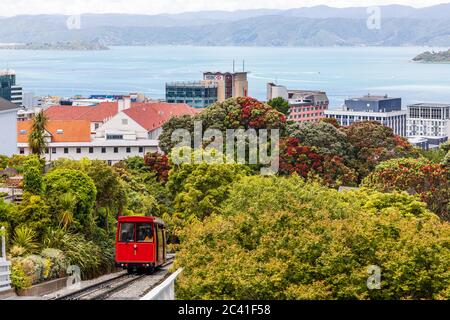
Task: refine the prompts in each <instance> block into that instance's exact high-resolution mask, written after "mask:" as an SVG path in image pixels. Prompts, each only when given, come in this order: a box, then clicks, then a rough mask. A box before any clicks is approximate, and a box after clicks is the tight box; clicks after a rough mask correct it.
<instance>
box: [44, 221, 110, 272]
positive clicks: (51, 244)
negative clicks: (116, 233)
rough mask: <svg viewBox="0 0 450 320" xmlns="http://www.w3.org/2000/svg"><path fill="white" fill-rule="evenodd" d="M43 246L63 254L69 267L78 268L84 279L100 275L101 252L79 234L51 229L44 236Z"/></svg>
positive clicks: (96, 246)
mask: <svg viewBox="0 0 450 320" xmlns="http://www.w3.org/2000/svg"><path fill="white" fill-rule="evenodd" d="M43 246H44V247H47V248H54V249H59V250H61V251H62V252H64V254H65V256H66V257H67V259H68V260H69V262H70V264H71V265H77V266H79V267H80V269H81V272H82V275H83V276H84V277H85V278H91V277H94V276H96V275H99V274H101V273H102V272H101V271H102V269H101V268H102V262H103V261H102V255H103V252H102V251H101V249H100V247H99V246H98V245H96V244H95V243H94V242H93V241H88V240H86V239H85V237H84V236H83V235H81V234H71V233H67V232H66V231H63V230H58V229H52V230H49V231H48V233H47V234H46V235H45V236H44V240H43Z"/></svg>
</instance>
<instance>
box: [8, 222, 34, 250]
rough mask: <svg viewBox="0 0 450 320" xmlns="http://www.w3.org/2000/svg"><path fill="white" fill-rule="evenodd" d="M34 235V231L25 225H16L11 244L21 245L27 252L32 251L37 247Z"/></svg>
mask: <svg viewBox="0 0 450 320" xmlns="http://www.w3.org/2000/svg"><path fill="white" fill-rule="evenodd" d="M36 235H37V234H36V232H35V231H34V230H33V229H31V228H29V227H27V226H20V227H17V228H16V229H15V230H14V238H13V244H14V245H15V246H20V247H22V248H23V249H24V250H25V252H27V253H33V252H34V251H36V249H37V248H38V244H37V242H36V240H37V239H36Z"/></svg>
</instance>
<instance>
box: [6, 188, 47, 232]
mask: <svg viewBox="0 0 450 320" xmlns="http://www.w3.org/2000/svg"><path fill="white" fill-rule="evenodd" d="M9 220H10V222H11V224H12V225H13V226H14V227H19V226H25V227H27V228H29V229H31V230H33V231H34V232H35V233H36V238H37V239H40V238H41V237H42V234H43V233H44V231H45V230H46V229H47V227H48V226H50V225H53V224H54V223H56V220H55V219H52V216H51V214H50V211H49V206H48V205H47V204H46V201H45V199H44V198H43V197H42V196H39V195H32V194H29V193H25V194H24V195H23V200H22V202H21V203H20V204H19V205H17V206H16V207H15V210H11V212H10V215H9Z"/></svg>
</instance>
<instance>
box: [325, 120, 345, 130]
mask: <svg viewBox="0 0 450 320" xmlns="http://www.w3.org/2000/svg"><path fill="white" fill-rule="evenodd" d="M320 121H321V122H325V123H328V124H331V125H332V126H333V127H335V128H338V129H339V128H340V127H341V125H340V124H339V122H338V121H337V119H336V118H322V119H320Z"/></svg>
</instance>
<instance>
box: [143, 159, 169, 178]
mask: <svg viewBox="0 0 450 320" xmlns="http://www.w3.org/2000/svg"><path fill="white" fill-rule="evenodd" d="M144 163H145V166H146V167H147V168H148V169H149V170H150V172H153V173H155V177H156V180H157V181H158V182H163V183H165V182H167V179H168V178H169V171H170V164H169V157H168V156H167V155H165V154H160V153H158V152H154V153H147V154H146V155H145V157H144Z"/></svg>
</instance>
